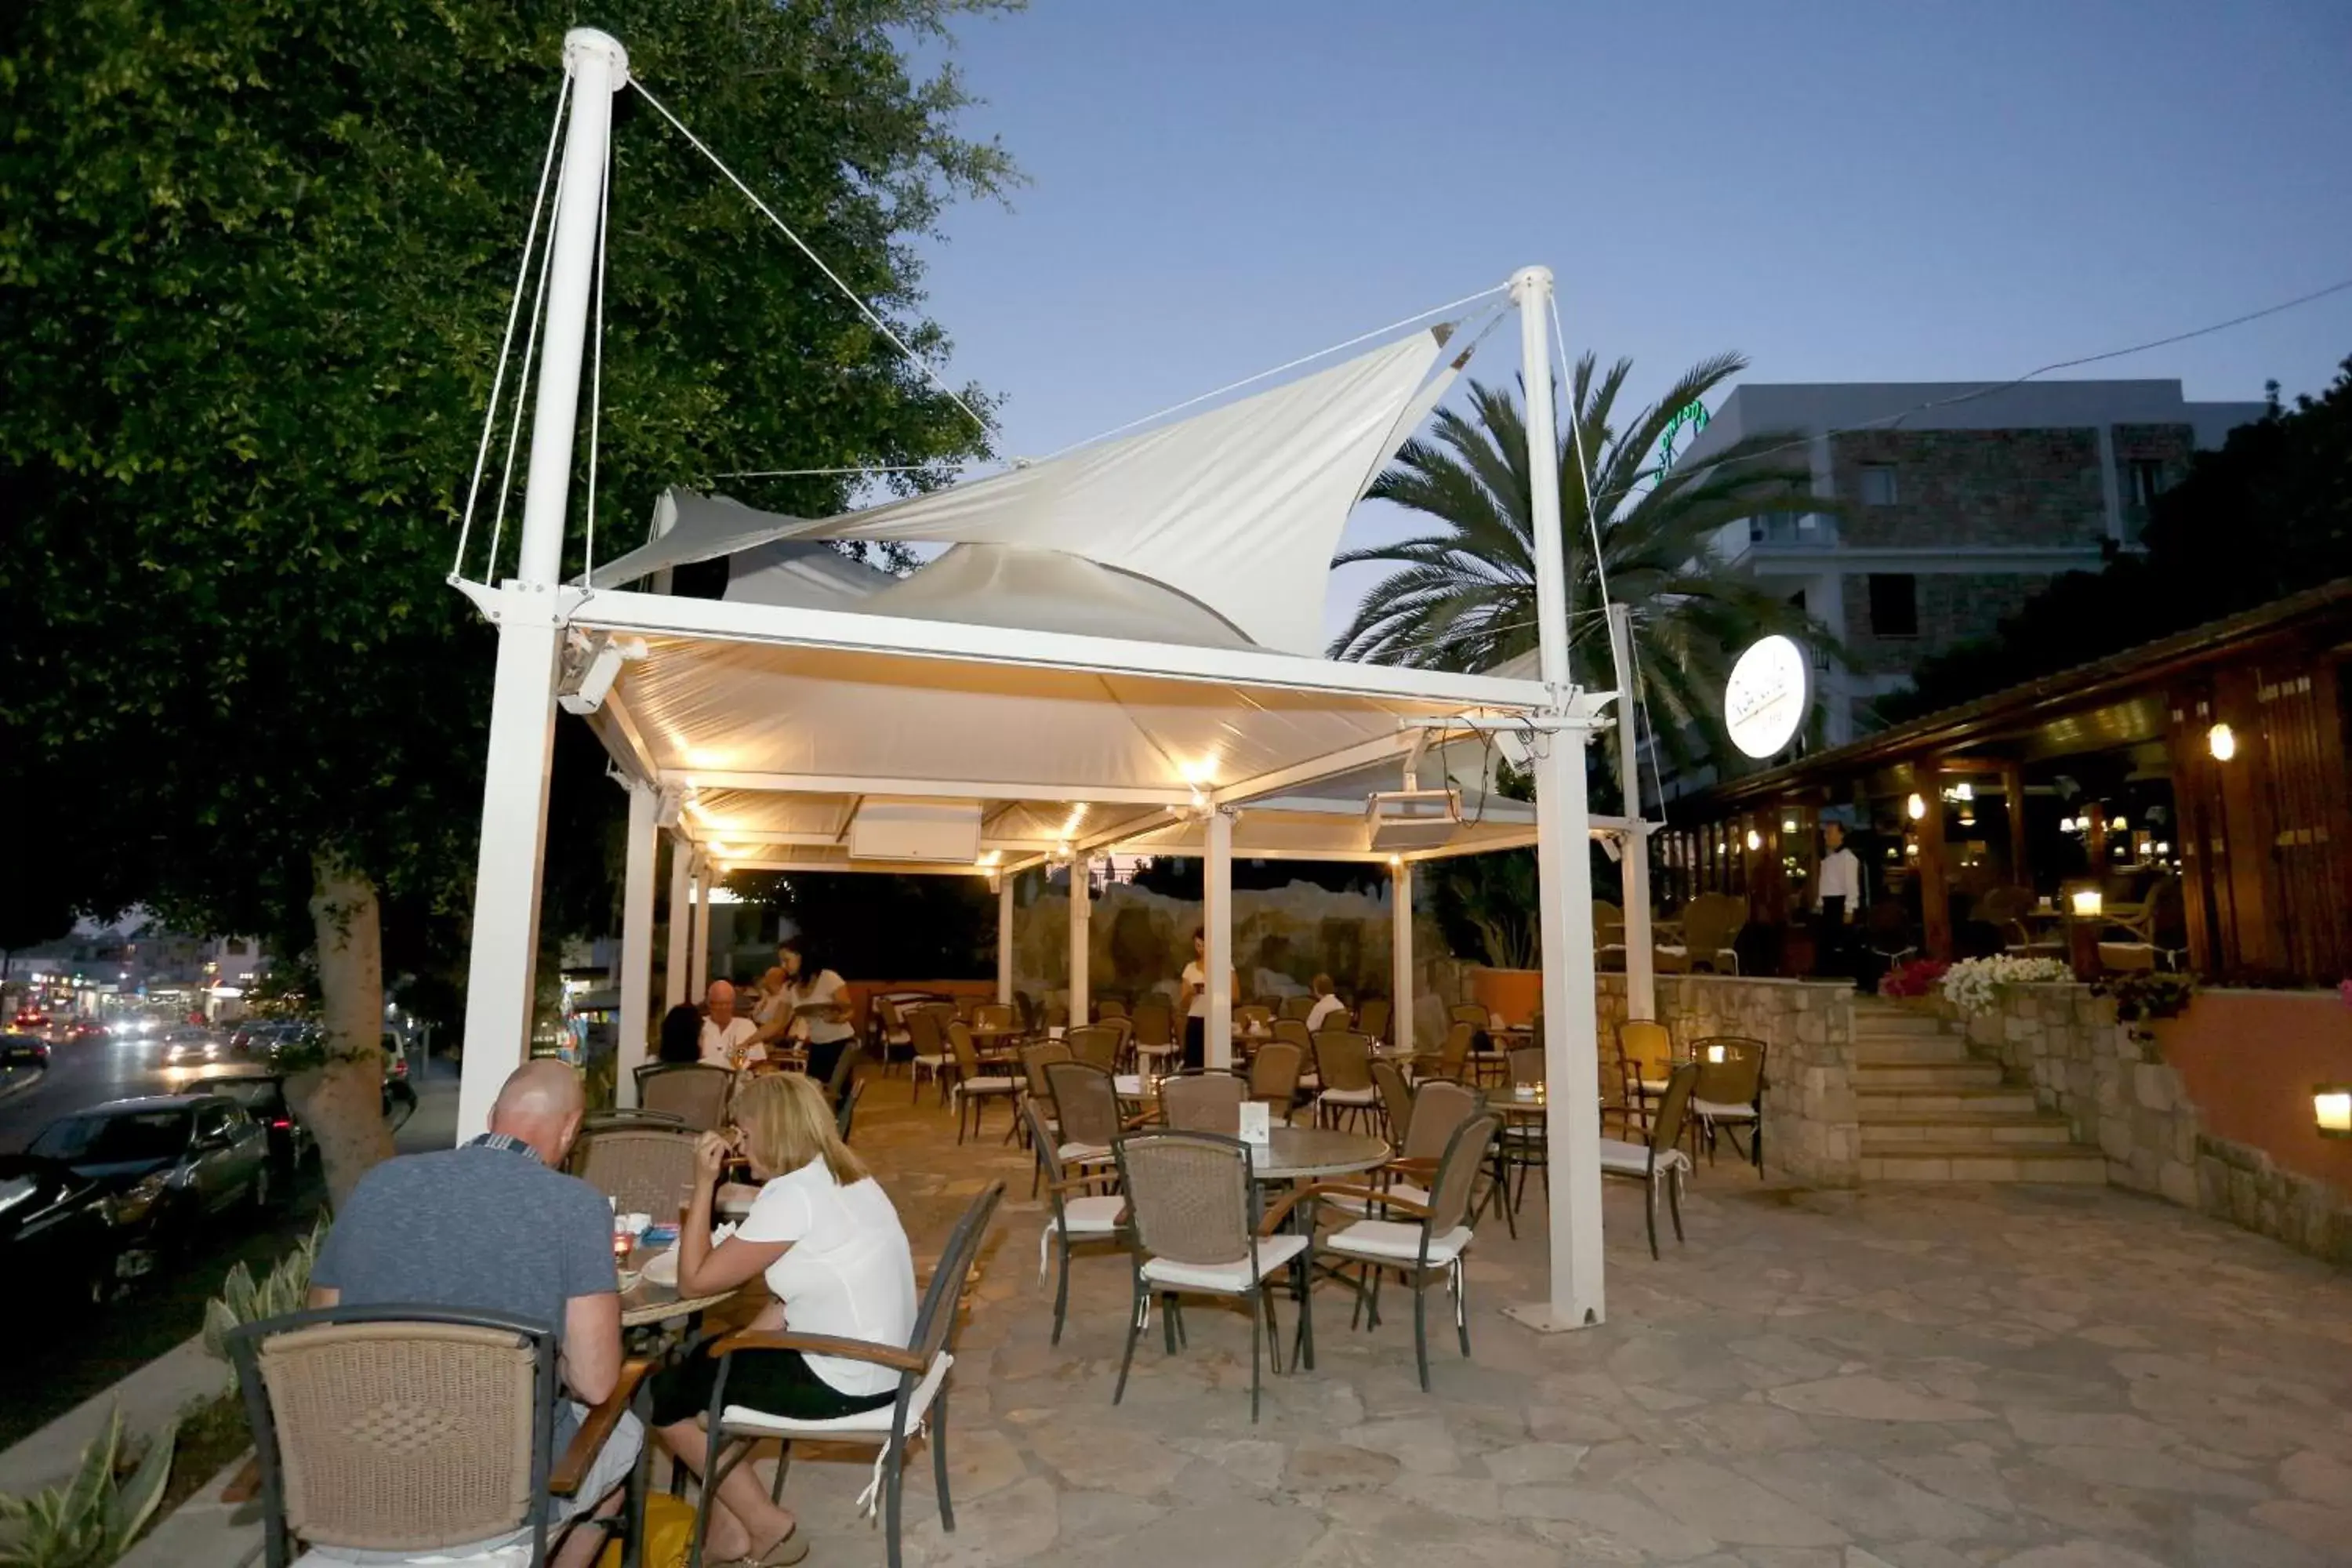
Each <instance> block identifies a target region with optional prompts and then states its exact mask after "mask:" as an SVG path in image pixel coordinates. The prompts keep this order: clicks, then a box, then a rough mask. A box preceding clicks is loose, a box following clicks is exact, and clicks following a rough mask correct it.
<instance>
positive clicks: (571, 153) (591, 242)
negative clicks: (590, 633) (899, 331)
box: [457, 27, 629, 1141]
mask: <svg viewBox="0 0 2352 1568" xmlns="http://www.w3.org/2000/svg"><path fill="white" fill-rule="evenodd" d="M563 62H564V67H565V68H566V69H567V70H569V71H570V72H571V73H572V107H571V122H570V125H569V127H568V129H567V131H566V133H565V138H564V146H563V173H562V181H561V184H559V186H558V187H557V195H556V211H555V227H554V231H553V233H552V234H551V235H550V236H549V238H548V244H549V246H550V247H551V261H550V264H549V268H548V284H547V287H548V292H547V317H546V321H545V322H544V324H543V328H542V331H541V358H540V372H539V391H538V402H537V405H536V406H535V408H534V409H533V412H532V421H531V435H530V468H529V470H528V474H529V478H528V479H527V481H526V485H525V489H524V491H523V503H522V527H521V542H520V564H519V566H518V567H517V569H516V575H515V579H514V581H513V583H512V584H509V587H510V590H511V591H510V593H509V596H508V598H507V603H506V607H505V609H504V611H503V613H502V615H501V616H500V619H499V654H498V666H497V674H496V684H495V686H494V687H493V689H492V692H491V696H490V742H489V751H488V756H487V758H486V759H485V762H484V766H483V780H482V835H481V847H480V849H479V851H478V858H477V860H476V862H475V872H474V917H473V951H472V953H471V955H470V957H469V958H468V961H467V972H466V1055H465V1067H464V1071H463V1075H462V1077H461V1079H460V1080H459V1083H458V1089H457V1137H458V1139H459V1140H460V1141H463V1140H465V1139H467V1138H471V1137H473V1136H474V1135H475V1134H477V1133H478V1132H480V1131H483V1130H484V1129H485V1128H487V1127H488V1125H489V1117H490V1106H491V1103H492V1102H493V1101H494V1100H497V1099H498V1093H499V1088H500V1086H501V1085H503V1084H504V1083H505V1081H506V1078H507V1075H508V1074H509V1072H511V1071H513V1070H514V1068H516V1067H518V1066H520V1064H521V1062H522V1060H523V1058H524V1057H525V1056H527V1055H528V1054H529V1052H530V1026H531V1014H532V1009H533V1004H534V993H535V981H536V979H537V968H538V957H539V899H540V885H541V871H542V868H543V866H544V856H545V851H546V839H547V781H548V774H549V771H550V767H551V763H552V760H553V754H554V748H555V680H556V668H557V666H556V656H557V653H558V651H559V650H560V649H561V647H562V636H563V634H562V628H561V627H560V626H558V625H557V621H556V605H555V589H556V584H557V581H558V579H559V578H560V577H561V575H562V564H563V520H564V517H565V515H566V512H567V510H568V509H569V506H570V502H571V482H572V446H573V438H574V437H575V436H576V435H577V434H578V426H579V415H580V362H581V357H582V353H583V348H584V347H585V344H586V342H587V334H588V299H589V289H590V288H591V286H592V284H593V281H594V278H595V270H596V241H597V235H598V232H599V230H600V226H601V217H602V214H601V211H600V209H601V207H602V205H603V203H604V160H605V155H606V153H607V151H608V150H609V148H610V146H611V141H612V129H613V95H614V93H616V92H618V91H620V89H621V88H622V87H623V86H624V85H625V83H626V82H627V80H628V73H629V57H628V54H627V51H625V50H624V49H623V48H622V47H621V46H620V45H619V44H618V43H616V42H614V40H613V39H612V38H610V37H606V36H605V35H604V34H603V33H600V32H597V31H596V30H595V29H593V28H591V27H575V28H573V29H572V31H571V32H570V33H568V34H566V35H565V36H564V39H563ZM492 567H493V569H495V567H496V563H492Z"/></svg>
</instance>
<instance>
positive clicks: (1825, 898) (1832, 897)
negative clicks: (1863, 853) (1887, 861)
mask: <svg viewBox="0 0 2352 1568" xmlns="http://www.w3.org/2000/svg"><path fill="white" fill-rule="evenodd" d="M1822 847H1823V853H1822V868H1821V879H1820V880H1819V881H1818V882H1816V883H1815V884H1814V885H1813V909H1814V910H1815V911H1816V912H1817V913H1818V914H1819V915H1820V916H1821V921H1820V930H1821V958H1820V961H1819V963H1817V964H1816V965H1815V968H1816V970H1817V971H1818V973H1822V974H1832V975H1843V976H1846V977H1848V978H1851V977H1852V976H1853V973H1854V962H1853V922H1854V921H1855V920H1856V919H1858V918H1859V911H1860V910H1861V909H1862V862H1861V861H1860V860H1859V859H1857V858H1855V857H1854V853H1853V850H1851V849H1849V848H1847V847H1845V824H1843V823H1842V822H1825V823H1823V824H1822Z"/></svg>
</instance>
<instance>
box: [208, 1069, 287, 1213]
mask: <svg viewBox="0 0 2352 1568" xmlns="http://www.w3.org/2000/svg"><path fill="white" fill-rule="evenodd" d="M180 1093H181V1094H183V1095H190V1094H218V1095H226V1096H227V1097H228V1098H229V1099H231V1100H236V1102H237V1104H238V1105H239V1106H241V1107H242V1108H243V1109H244V1110H245V1113H246V1114H247V1116H249V1117H251V1118H252V1119H253V1120H254V1121H257V1122H259V1123H261V1125H262V1127H263V1128H264V1130H266V1131H268V1134H269V1159H270V1163H271V1164H273V1165H274V1166H275V1167H276V1168H277V1180H278V1191H279V1192H281V1193H290V1192H292V1191H293V1190H294V1184H295V1182H296V1181H297V1180H298V1179H299V1177H300V1176H301V1174H302V1173H303V1172H304V1171H305V1170H307V1169H309V1168H310V1165H311V1163H313V1162H315V1161H316V1160H317V1159H318V1158H319V1143H318V1140H317V1139H315V1138H313V1137H311V1136H310V1129H309V1128H308V1127H305V1126H303V1125H302V1119H301V1118H300V1117H299V1116H297V1115H295V1114H294V1107H293V1104H292V1102H291V1101H289V1100H288V1099H287V1098H286V1077H285V1075H284V1074H283V1073H274V1072H257V1071H255V1070H253V1069H251V1068H241V1067H225V1068H219V1069H217V1070H215V1071H209V1072H205V1073H202V1074H201V1075H199V1076H198V1077H195V1078H193V1079H189V1080H188V1081H187V1082H186V1083H185V1084H184V1085H183V1086H182V1087H181V1089H180Z"/></svg>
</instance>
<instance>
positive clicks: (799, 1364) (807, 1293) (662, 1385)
mask: <svg viewBox="0 0 2352 1568" xmlns="http://www.w3.org/2000/svg"><path fill="white" fill-rule="evenodd" d="M735 1121H736V1125H737V1126H738V1127H739V1128H740V1131H741V1141H742V1152H743V1154H744V1156H745V1157H746V1158H747V1159H749V1160H750V1161H751V1173H752V1175H753V1176H754V1177H755V1178H756V1179H757V1180H758V1181H759V1182H760V1183H761V1187H760V1195H759V1197H758V1198H756V1199H755V1200H753V1202H752V1205H751V1213H750V1214H749V1215H746V1216H745V1217H744V1220H743V1223H742V1224H741V1225H740V1226H738V1227H737V1228H736V1231H735V1234H734V1235H733V1236H731V1237H729V1238H728V1239H727V1240H725V1241H723V1242H721V1243H720V1244H719V1246H717V1247H712V1246H711V1245H710V1241H709V1236H710V1215H711V1204H712V1201H713V1200H712V1194H713V1192H714V1191H715V1190H716V1188H717V1187H718V1184H719V1171H720V1169H721V1167H722V1166H724V1165H725V1163H726V1161H727V1155H728V1146H727V1141H726V1140H725V1139H724V1138H723V1137H721V1136H720V1135H719V1134H718V1133H715V1132H706V1133H704V1134H703V1135H702V1140H701V1142H700V1143H699V1144H698V1147H697V1149H696V1162H695V1181H694V1196H693V1198H692V1200H691V1202H690V1203H689V1205H688V1215H687V1218H686V1225H685V1226H684V1227H683V1229H682V1231H681V1233H680V1238H679V1242H678V1256H677V1289H678V1293H679V1294H680V1295H681V1296H686V1295H693V1296H707V1295H716V1294H718V1293H719V1292H721V1291H725V1290H731V1289H734V1288H735V1287H736V1286H738V1285H740V1284H742V1283H743V1282H744V1281H746V1280H748V1279H751V1277H752V1276H753V1275H755V1274H758V1275H764V1276H766V1279H767V1285H768V1289H770V1290H771V1291H772V1292H774V1294H775V1298H776V1300H775V1301H774V1302H772V1303H771V1304H770V1305H769V1307H768V1308H767V1309H766V1310H764V1311H762V1312H761V1314H760V1316H759V1317H758V1318H757V1319H756V1320H755V1321H753V1323H752V1327H753V1328H755V1329H762V1330H773V1329H778V1328H789V1329H791V1330H792V1331H794V1332H795V1333H803V1334H824V1335H827V1336H830V1337H832V1338H835V1339H845V1340H864V1341H866V1342H868V1343H871V1344H883V1345H890V1346H893V1347H895V1348H897V1349H900V1350H904V1349H906V1348H907V1345H908V1341H909V1340H910V1339H912V1338H913V1336H914V1332H915V1314H916V1305H915V1262H914V1258H913V1255H912V1253H911V1252H910V1251H909V1249H908V1246H907V1232H906V1229H905V1227H904V1226H901V1225H900V1224H899V1223H898V1210H897V1209H896V1208H894V1207H893V1206H892V1205H891V1203H890V1196H889V1194H887V1193H885V1192H884V1191H883V1190H882V1184H880V1183H879V1182H877V1181H876V1180H875V1179H874V1176H873V1173H871V1172H869V1171H868V1170H867V1169H866V1164H865V1162H863V1161H861V1160H860V1159H858V1157H857V1156H856V1154H855V1153H853V1152H851V1151H850V1148H849V1146H848V1145H847V1144H846V1143H844V1142H842V1141H841V1137H840V1134H839V1133H838V1132H836V1131H835V1129H834V1121H833V1108H832V1107H831V1106H829V1105H827V1104H826V1103H825V1098H824V1089H823V1087H822V1086H820V1085H819V1084H818V1083H817V1082H816V1081H815V1080H814V1079H811V1078H809V1077H808V1076H806V1075H805V1074H802V1073H795V1072H787V1073H771V1074H769V1075H767V1076H766V1077H764V1078H755V1079H751V1081H750V1082H748V1083H746V1084H745V1085H744V1086H743V1087H742V1089H740V1091H739V1092H738V1093H737V1095H736V1097H735ZM717 1337H718V1336H717V1335H715V1334H714V1335H710V1336H706V1338H717ZM701 1352H702V1345H701V1344H697V1345H696V1346H694V1347H693V1349H692V1350H691V1351H689V1352H688V1354H687V1355H686V1357H685V1358H684V1359H683V1360H682V1361H681V1362H680V1363H678V1364H677V1366H675V1367H673V1368H671V1369H670V1370H668V1371H667V1372H664V1373H660V1374H659V1375H658V1376H656V1378H655V1379H654V1384H653V1424H654V1426H655V1427H656V1431H657V1433H658V1435H659V1436H660V1439H661V1441H662V1444H663V1446H664V1447H667V1448H668V1449H669V1451H670V1452H671V1453H673V1454H675V1455H677V1458H679V1459H681V1460H683V1461H684V1462H685V1463H686V1464H687V1465H688V1467H689V1468H692V1469H693V1470H694V1471H695V1472H696V1473H697V1474H700V1473H701V1471H702V1470H703V1468H704V1466H705V1464H706V1463H707V1461H708V1459H709V1435H708V1434H707V1433H706V1432H705V1431H704V1430H703V1427H702V1425H701V1423H700V1421H699V1420H698V1417H700V1416H701V1415H704V1414H705V1413H706V1412H707V1411H708V1410H709V1406H710V1394H711V1390H712V1387H713V1385H714V1384H716V1383H717V1381H718V1376H719V1363H717V1362H716V1361H713V1360H712V1359H710V1358H709V1356H707V1355H704V1354H703V1353H701ZM897 1397H898V1373H895V1372H892V1371H891V1370H890V1369H889V1368H887V1367H881V1366H876V1365H875V1364H873V1363H870V1362H862V1361H850V1360H846V1359H845V1358H843V1357H839V1356H820V1355H803V1354H802V1353H801V1352H798V1351H743V1352H738V1353H737V1354H736V1355H735V1356H734V1357H733V1358H732V1360H731V1363H730V1366H729V1368H728V1373H727V1402H728V1403H729V1404H730V1405H746V1406H749V1407H750V1408H751V1409H753V1410H761V1411H766V1412H767V1413H769V1414H770V1415H787V1416H792V1417H794V1418H796V1419H801V1420H825V1419H830V1418H832V1417H835V1416H839V1415H856V1414H858V1413H859V1412H862V1411H867V1410H878V1409H880V1408H881V1407H882V1406H884V1405H887V1404H889V1403H890V1402H891V1401H892V1400H893V1399H895V1398H897ZM796 1526H797V1521H796V1520H795V1519H794V1518H793V1513H792V1510H789V1509H784V1508H779V1507H778V1506H776V1505H775V1504H774V1503H772V1502H771V1501H770V1500H769V1499H768V1492H767V1489H766V1488H765V1487H763V1486H761V1484H760V1481H759V1479H758V1478H757V1477H755V1476H754V1475H753V1474H752V1472H751V1467H750V1466H748V1465H738V1466H737V1467H735V1468H733V1469H731V1470H730V1471H729V1472H728V1473H727V1478H726V1479H725V1480H723V1481H721V1482H720V1483H719V1498H718V1506H717V1507H715V1508H713V1509H712V1510H711V1516H710V1535H709V1540H708V1541H707V1542H705V1543H704V1553H705V1556H706V1558H707V1559H708V1560H709V1561H710V1562H714V1563H716V1562H724V1561H727V1560H729V1559H735V1558H740V1559H745V1560H748V1561H750V1562H752V1563H761V1564H762V1565H776V1568H781V1565H782V1564H787V1563H798V1562H799V1561H800V1560H801V1559H802V1558H803V1557H806V1556H807V1555H808V1543H807V1542H805V1541H801V1542H795V1541H793V1535H794V1534H795V1532H796Z"/></svg>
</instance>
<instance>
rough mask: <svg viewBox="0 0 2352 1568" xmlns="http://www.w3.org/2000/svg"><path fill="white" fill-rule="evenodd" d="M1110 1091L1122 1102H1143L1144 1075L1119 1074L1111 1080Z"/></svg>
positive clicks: (1133, 1073)
mask: <svg viewBox="0 0 2352 1568" xmlns="http://www.w3.org/2000/svg"><path fill="white" fill-rule="evenodd" d="M1110 1089H1111V1092H1112V1093H1113V1094H1116V1095H1118V1097H1119V1098H1120V1099H1121V1100H1141V1099H1142V1098H1143V1075H1142V1074H1141V1073H1139V1072H1123V1073H1119V1074H1118V1075H1117V1076H1115V1077H1114V1078H1112V1079H1111V1080H1110Z"/></svg>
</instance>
